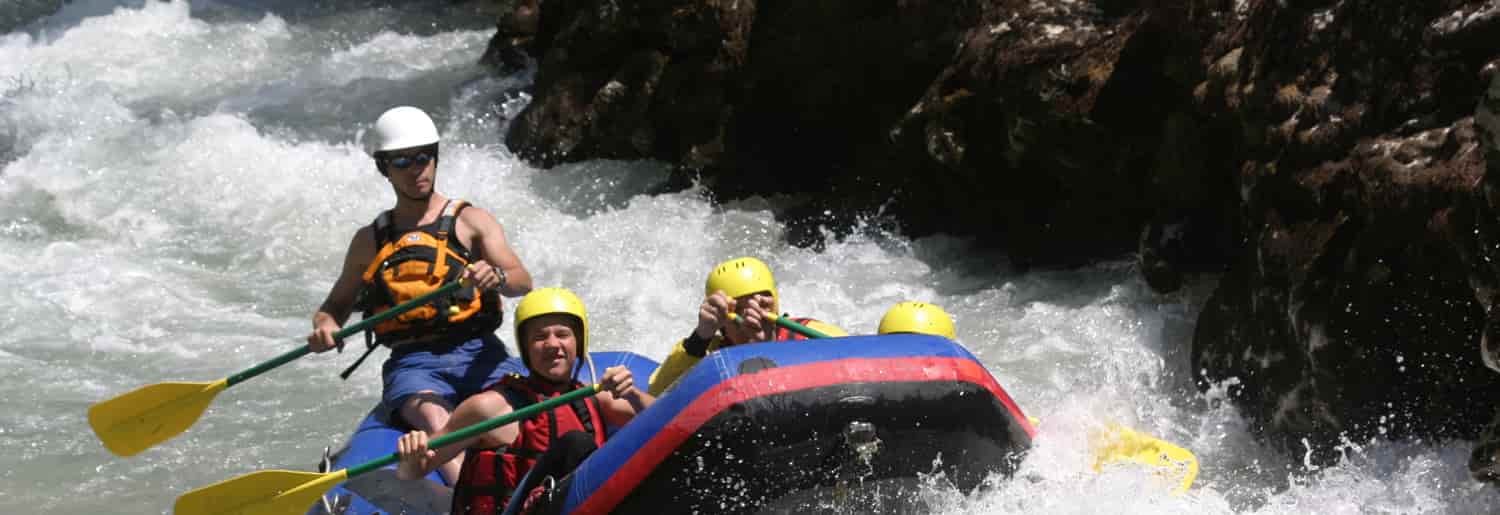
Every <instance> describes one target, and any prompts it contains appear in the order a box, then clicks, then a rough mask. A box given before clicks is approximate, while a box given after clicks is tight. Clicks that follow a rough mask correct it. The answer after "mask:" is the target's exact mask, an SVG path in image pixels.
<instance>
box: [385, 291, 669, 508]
mask: <svg viewBox="0 0 1500 515" xmlns="http://www.w3.org/2000/svg"><path fill="white" fill-rule="evenodd" d="M515 319H516V323H515V325H516V350H517V351H518V352H519V353H520V355H521V361H522V362H523V363H525V364H526V368H527V370H528V371H529V374H528V375H526V376H521V375H509V376H506V377H505V378H503V379H501V380H500V381H499V382H496V383H494V384H491V385H489V386H488V387H486V389H485V390H484V391H482V392H480V393H478V394H476V395H474V396H473V397H469V398H468V400H465V401H463V403H461V404H459V405H458V408H457V409H454V410H453V416H452V417H451V418H449V419H448V424H447V426H445V427H443V428H442V429H439V430H438V431H435V432H433V434H432V435H431V436H432V437H438V436H442V435H445V434H448V433H452V432H455V431H458V430H460V429H463V428H465V427H469V426H471V425H474V424H478V423H480V422H484V421H486V420H489V419H491V418H494V417H498V416H501V415H504V414H506V413H510V412H512V411H515V410H518V409H521V408H524V407H526V406H529V405H532V404H535V403H538V402H541V401H544V400H547V399H550V398H553V397H556V396H558V395H562V394H564V393H567V392H571V391H573V390H576V389H578V388H584V387H585V386H586V385H584V384H583V383H582V382H580V381H579V380H578V379H577V377H578V370H579V368H580V365H581V364H582V363H583V362H586V361H587V359H588V358H587V356H588V349H589V346H590V345H591V344H592V341H591V340H590V339H589V316H588V311H587V310H586V309H585V308H584V306H583V301H582V300H579V298H578V296H577V295H574V294H573V292H572V291H569V290H566V289H563V288H540V289H536V290H532V291H531V293H528V294H526V297H524V298H522V299H521V302H520V303H519V304H517V305H516V317H515ZM598 381H599V386H600V387H601V391H600V392H599V393H598V394H595V395H593V396H591V397H585V398H584V399H582V400H577V401H574V402H573V403H571V404H566V405H563V406H560V407H558V408H555V409H552V410H549V411H545V412H542V413H541V414H540V415H538V416H535V417H532V418H529V419H525V420H521V421H518V422H512V423H510V424H506V425H503V426H500V427H498V428H495V429H491V430H489V431H488V432H485V433H480V434H479V435H477V436H474V437H472V438H469V439H467V440H464V441H463V442H461V443H460V444H455V445H450V446H447V447H443V448H440V449H429V448H428V447H427V443H428V441H429V436H428V434H427V433H426V432H424V431H420V430H417V431H412V432H410V433H407V434H405V435H403V436H402V437H401V439H400V440H399V441H398V442H397V453H398V454H400V456H401V462H400V464H399V465H398V466H397V469H396V476H397V477H399V478H401V479H408V480H410V479H417V478H421V477H423V476H425V475H427V473H429V472H431V471H432V470H433V469H434V468H435V467H437V466H438V464H440V463H447V462H449V461H451V460H454V459H455V458H456V457H459V456H462V459H463V471H462V472H461V473H460V474H459V476H458V480H457V481H456V483H455V484H454V489H453V507H452V512H453V513H455V514H459V513H463V514H471V515H476V514H481V513H494V512H495V511H496V510H497V509H498V508H503V507H504V506H505V502H506V500H507V499H508V498H509V497H510V495H511V493H512V492H515V491H517V490H519V491H522V492H527V494H528V495H529V494H532V493H533V490H534V488H533V487H535V486H537V485H538V484H540V483H542V481H541V478H543V477H553V478H559V477H562V476H564V475H566V474H567V473H568V472H570V471H572V470H573V468H574V467H577V466H578V463H580V462H582V461H583V459H584V458H586V457H588V455H589V454H590V453H592V452H593V451H594V450H595V449H597V448H598V446H600V445H603V444H604V441H605V439H607V438H608V429H607V428H608V427H616V428H618V427H621V426H624V425H625V424H626V423H627V422H629V421H630V420H631V419H633V418H635V415H636V414H637V413H640V412H641V411H643V410H645V409H646V408H647V407H649V406H650V405H651V404H652V403H653V402H655V401H656V399H655V398H653V397H652V396H650V395H647V394H645V393H642V392H641V391H640V390H639V389H637V388H636V387H635V377H634V376H633V375H632V374H631V372H630V369H629V368H627V367H624V366H613V367H609V368H607V369H605V370H604V374H603V375H602V376H600V377H599V379H598ZM466 448H468V449H469V452H467V453H465V452H464V450H465V449H466ZM533 469H534V470H535V471H536V473H534V474H532V475H531V476H530V477H531V479H529V480H526V481H524V482H523V479H524V478H526V477H527V476H526V473H527V472H528V471H531V470H533ZM539 493H545V492H539Z"/></svg>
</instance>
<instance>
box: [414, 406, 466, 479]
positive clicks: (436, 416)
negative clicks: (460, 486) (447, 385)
mask: <svg viewBox="0 0 1500 515" xmlns="http://www.w3.org/2000/svg"><path fill="white" fill-rule="evenodd" d="M452 411H453V406H450V405H448V401H447V400H445V399H443V398H442V396H439V395H437V394H436V393H434V392H428V391H424V392H420V393H418V394H416V395H413V396H411V397H410V398H408V399H406V402H404V403H402V404H401V418H402V419H404V420H406V423H407V424H411V427H412V428H414V429H420V430H422V431H426V432H427V434H429V435H432V434H436V433H437V432H438V430H439V429H443V427H444V426H446V425H447V424H448V415H449V414H450V413H451V412H452ZM463 463H464V455H463V453H462V452H460V453H458V455H457V456H454V457H453V459H451V460H448V462H447V463H444V464H442V465H439V466H438V469H437V470H438V473H439V474H442V475H443V479H446V480H448V484H450V485H451V484H453V482H454V481H458V471H459V468H460V467H462V466H463Z"/></svg>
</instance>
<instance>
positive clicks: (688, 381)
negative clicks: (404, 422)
mask: <svg viewBox="0 0 1500 515" xmlns="http://www.w3.org/2000/svg"><path fill="white" fill-rule="evenodd" d="M595 361H596V364H597V366H598V367H599V369H600V370H603V368H605V367H607V366H612V365H614V364H625V365H627V366H630V367H631V369H632V370H633V371H634V372H635V374H636V376H637V377H640V378H644V377H648V376H649V375H650V372H651V370H652V369H654V366H655V363H652V362H650V360H648V359H646V358H643V357H640V356H639V355H635V354H630V353H597V354H596V357H595ZM606 363H607V364H606ZM367 426H368V427H367ZM1034 433H1035V429H1034V428H1033V427H1032V426H1031V424H1030V423H1029V422H1028V421H1027V419H1026V417H1025V415H1024V414H1023V413H1022V412H1021V410H1020V409H1019V408H1018V407H1017V406H1016V404H1015V403H1014V402H1013V401H1012V400H1011V398H1010V396H1009V395H1008V394H1007V393H1006V392H1005V390H1004V389H1003V388H1002V387H1001V386H1000V384H999V383H998V382H997V381H996V380H995V378H994V377H993V376H991V375H990V373H989V372H988V371H987V370H985V369H984V367H983V366H982V365H981V364H980V363H979V361H978V360H977V359H975V358H974V356H973V355H972V354H970V353H969V352H968V351H967V350H965V349H964V348H963V347H962V346H961V345H959V344H957V343H955V342H953V341H951V340H948V339H946V338H941V337H934V336H925V335H884V336H855V337H847V338H835V339H827V340H819V341H816V342H811V341H799V342H776V343H759V344H751V345H741V346H736V347H732V348H728V349H722V350H720V351H718V352H715V353H713V354H711V355H710V356H709V357H708V358H705V359H704V360H703V361H702V362H701V363H699V364H698V365H697V366H695V367H694V368H693V369H692V370H690V371H689V372H688V373H687V374H685V375H684V376H683V377H682V378H681V379H680V380H679V382H678V383H677V385H676V386H674V387H673V388H672V389H671V390H669V391H667V392H666V393H665V394H663V395H662V396H661V397H660V398H659V399H658V400H657V402H656V404H655V405H653V406H652V407H651V408H650V409H648V410H646V411H645V412H642V413H641V414H640V415H639V416H637V417H636V419H635V420H633V421H631V423H629V424H627V425H626V426H625V427H623V428H620V429H619V430H618V431H616V432H615V433H614V434H613V435H612V436H611V437H610V439H609V441H608V442H607V443H606V444H605V445H604V446H603V447H601V448H600V449H599V450H598V451H596V452H595V453H594V454H593V455H591V456H590V457H589V458H588V459H587V460H585V461H584V462H583V463H582V464H580V465H579V467H578V469H577V470H575V471H574V472H573V473H572V474H570V475H568V476H566V477H564V478H560V479H559V480H558V481H557V482H556V483H555V486H554V487H553V490H552V492H553V495H559V496H565V497H563V498H561V499H558V501H557V502H554V503H551V504H552V508H553V512H556V513H599V514H602V513H651V514H657V513H695V512H696V513H723V512H756V511H764V510H770V511H793V512H796V511H808V510H807V508H808V507H809V506H812V507H816V506H820V505H826V504H827V503H829V502H840V501H843V500H847V498H848V497H847V492H848V491H849V490H850V489H851V488H853V487H857V486H862V485H880V484H903V483H890V482H891V481H897V482H899V481H903V480H911V479H913V478H918V477H933V476H935V475H938V474H941V477H942V478H944V479H945V480H946V481H948V482H950V483H951V484H952V485H954V486H956V487H957V488H959V489H961V490H963V491H965V492H967V491H969V490H972V489H973V488H975V487H976V486H978V485H979V484H980V483H981V482H982V481H983V480H984V479H985V478H986V477H988V476H990V475H992V474H999V475H1002V476H1006V475H1009V474H1010V473H1011V472H1012V471H1013V470H1014V469H1015V467H1016V465H1017V464H1018V462H1019V458H1020V457H1021V455H1022V454H1023V453H1024V451H1025V450H1026V449H1027V448H1029V447H1030V444H1031V438H1032V436H1033V435H1034ZM399 435H400V432H399V431H397V430H394V429H391V428H389V427H388V426H380V425H379V422H378V421H375V420H370V419H367V420H366V422H365V423H364V424H361V426H360V430H358V431H356V433H355V435H354V437H353V438H352V439H351V442H350V445H349V446H348V447H347V448H346V449H345V451H344V452H343V453H341V455H340V456H338V457H337V459H335V460H333V462H332V467H333V468H334V469H337V468H339V467H344V466H350V465H354V464H358V463H361V462H363V461H364V460H368V459H372V458H376V457H379V456H381V455H384V454H386V453H390V452H392V450H393V449H394V445H395V439H396V437H398V436H399ZM372 475H373V474H372ZM380 477H384V478H385V479H384V480H383V481H385V482H384V483H382V484H379V485H365V487H359V485H355V488H352V489H351V488H345V487H342V486H341V487H339V488H337V489H335V490H334V492H333V493H331V494H330V496H342V497H338V498H337V499H333V500H331V501H328V504H330V505H332V506H333V507H334V508H335V510H337V509H339V506H338V503H342V504H343V505H345V506H347V508H344V511H342V512H341V513H357V514H364V513H375V512H385V510H390V511H397V510H406V512H407V513H428V512H435V513H442V510H443V509H444V508H446V506H441V507H439V506H435V505H436V504H440V503H441V502H446V499H447V498H446V497H443V498H441V500H436V499H438V497H435V496H436V495H438V494H432V493H429V492H435V491H442V490H443V488H442V487H439V486H438V481H440V480H437V479H435V477H434V478H433V482H428V484H426V485H415V487H414V485H413V484H418V483H423V482H418V481H409V482H400V481H395V480H394V479H393V474H385V475H383V476H377V479H379V478H380ZM357 481H358V478H356V480H354V481H351V483H355V482H357ZM392 483H411V484H408V485H396V484H392ZM894 491H899V488H897V489H893V488H886V489H885V493H886V494H887V495H888V496H889V495H891V494H892V492H894ZM360 493H365V494H366V495H370V496H377V495H379V496H385V497H395V499H383V500H382V499H375V500H374V501H376V502H374V503H372V502H371V501H372V499H366V498H365V496H361V495H359V494H360ZM896 495H897V497H912V496H911V495H909V493H899V494H896ZM517 497H520V493H518V495H517ZM513 501H514V500H513ZM376 504H379V505H382V506H383V507H384V508H383V509H382V508H376V507H375V505H376ZM393 504H399V506H393ZM516 504H518V503H517V502H512V505H511V506H510V507H509V509H508V511H510V512H514V511H515V509H516ZM320 510H323V508H322V507H321V506H315V507H314V508H313V512H314V513H321V511H320Z"/></svg>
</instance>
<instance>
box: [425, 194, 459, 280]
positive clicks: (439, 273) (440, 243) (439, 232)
mask: <svg viewBox="0 0 1500 515" xmlns="http://www.w3.org/2000/svg"><path fill="white" fill-rule="evenodd" d="M463 203H464V201H462V200H453V199H448V201H447V202H445V203H443V212H442V213H441V214H439V215H438V219H437V222H434V223H433V225H434V227H433V234H432V235H433V237H435V238H436V239H437V253H436V254H435V255H434V256H435V257H434V258H433V259H432V264H430V265H428V267H427V274H428V275H430V276H432V277H441V278H447V277H448V233H451V232H453V228H454V227H455V226H456V225H457V223H456V222H455V221H454V219H455V218H457V217H456V216H454V215H456V214H457V213H458V211H457V210H456V209H454V206H455V205H462V204H463ZM461 257H462V256H461Z"/></svg>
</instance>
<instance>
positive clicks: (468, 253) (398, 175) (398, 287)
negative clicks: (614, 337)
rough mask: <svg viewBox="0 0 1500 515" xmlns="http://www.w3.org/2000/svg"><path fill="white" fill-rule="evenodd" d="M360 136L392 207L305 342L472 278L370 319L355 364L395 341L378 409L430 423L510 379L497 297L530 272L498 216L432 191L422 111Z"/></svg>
mask: <svg viewBox="0 0 1500 515" xmlns="http://www.w3.org/2000/svg"><path fill="white" fill-rule="evenodd" d="M365 136H366V138H365V143H366V145H367V150H368V151H369V152H370V155H371V157H373V158H374V160H375V167H376V169H377V170H378V171H379V172H380V174H381V175H382V176H384V177H385V179H386V181H388V182H389V183H390V185H391V189H392V191H394V192H395V194H396V206H395V207H394V208H392V209H390V210H387V211H385V212H382V213H381V214H380V215H379V216H378V217H377V218H376V219H375V221H374V222H373V223H371V224H370V225H368V226H365V227H361V228H360V229H359V231H358V232H356V233H355V234H354V238H353V241H351V242H350V243H349V249H348V252H347V253H346V254H345V255H344V263H343V268H342V270H341V271H340V273H339V276H338V279H337V280H336V281H335V282H334V283H333V287H332V288H331V289H330V290H329V292H328V296H327V298H325V299H324V300H323V304H322V305H320V306H319V307H318V310H317V312H316V313H314V314H313V330H312V333H311V334H308V336H307V345H308V348H309V349H310V350H312V351H313V352H325V351H327V350H329V349H333V348H341V347H342V342H337V341H334V338H333V335H334V334H335V333H337V332H338V331H339V329H340V327H341V326H342V325H343V324H344V322H345V321H346V320H348V318H349V315H350V313H351V312H353V311H354V310H355V309H363V310H364V312H365V315H366V316H371V315H373V314H375V313H379V312H381V311H384V310H386V309H389V308H391V307H393V306H395V305H397V304H400V303H402V302H405V301H408V300H411V299H413V298H416V297H418V296H421V295H423V294H426V293H429V292H431V291H433V290H435V289H437V288H439V287H441V286H442V285H443V284H446V283H451V282H454V281H459V280H468V281H470V284H472V285H473V286H472V287H467V288H460V289H459V290H457V291H456V292H455V293H453V294H451V295H449V296H445V297H441V298H439V299H437V300H435V301H433V302H432V303H430V304H428V305H425V306H421V307H418V308H416V309H413V310H411V311H408V312H406V313H403V314H401V315H400V316H397V317H394V318H392V319H390V320H387V321H385V322H383V323H381V324H379V325H377V326H376V327H375V328H374V330H373V331H372V332H370V333H367V334H366V344H367V345H368V347H369V348H368V350H367V352H366V353H365V356H361V357H360V358H359V360H358V361H356V362H355V365H354V366H358V365H359V363H360V362H362V361H363V360H364V358H365V357H366V356H369V354H370V352H372V351H374V350H375V348H376V347H377V346H379V345H385V346H387V347H390V348H391V355H390V358H388V359H387V360H386V362H385V366H384V367H383V371H382V374H381V375H382V379H383V381H384V387H383V388H382V391H381V406H382V408H381V409H384V410H387V413H388V414H389V415H391V416H392V417H393V418H395V419H396V420H399V421H403V422H405V423H406V424H407V425H409V426H411V427H413V428H416V429H421V430H424V431H433V430H436V429H438V428H440V427H443V425H444V424H446V423H447V422H448V416H449V412H450V411H451V410H452V409H453V407H454V406H455V405H457V404H458V403H459V402H461V401H463V399H465V398H467V397H468V396H470V395H473V394H474V393H476V392H478V391H480V390H481V389H483V388H484V386H485V385H487V384H490V383H492V382H494V381H496V380H498V379H499V378H500V377H503V376H504V375H505V369H503V368H502V367H501V364H502V363H504V361H505V360H506V359H507V358H508V357H509V356H507V353H506V351H505V345H504V344H503V343H501V342H500V340H499V339H498V338H496V337H495V329H496V328H498V327H499V326H500V323H501V319H502V318H503V317H502V314H503V313H504V310H503V307H502V306H501V302H500V296H501V295H504V296H507V297H516V296H520V295H524V294H525V293H526V292H528V291H531V275H530V274H529V273H527V271H526V267H525V266H522V264H521V260H520V258H518V257H516V253H515V251H513V250H511V248H510V244H509V243H508V242H507V241H506V239H505V230H504V229H503V228H502V227H501V226H500V222H498V221H496V220H495V217H494V216H492V215H490V214H489V213H488V212H486V211H485V210H483V209H480V208H478V207H474V206H471V205H469V204H468V203H467V202H464V201H462V200H457V199H449V198H447V197H445V196H443V195H442V194H439V193H438V192H437V191H436V190H435V187H436V184H437V162H438V132H437V126H436V125H434V124H433V123H432V119H431V118H429V117H428V116H427V113H424V112H422V110H420V109H417V108H415V107H407V106H402V107H396V108H392V109H390V110H387V111H386V112H385V113H383V114H381V115H380V117H379V118H378V119H377V120H376V121H375V126H374V127H373V128H372V129H371V130H370V131H369V132H367V133H366V134H365ZM354 366H351V367H350V368H349V369H348V370H345V371H344V374H343V376H344V377H345V378H347V377H348V375H349V374H350V373H352V372H353V370H354ZM458 468H459V462H458V461H457V460H454V461H453V462H452V463H446V464H444V465H443V466H442V471H443V475H444V476H445V477H447V478H448V480H450V481H451V480H453V479H454V478H456V477H458Z"/></svg>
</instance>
